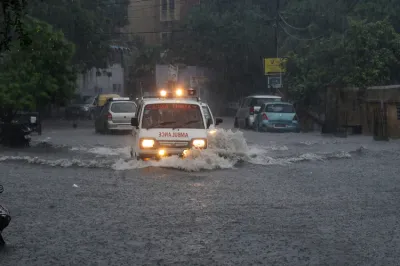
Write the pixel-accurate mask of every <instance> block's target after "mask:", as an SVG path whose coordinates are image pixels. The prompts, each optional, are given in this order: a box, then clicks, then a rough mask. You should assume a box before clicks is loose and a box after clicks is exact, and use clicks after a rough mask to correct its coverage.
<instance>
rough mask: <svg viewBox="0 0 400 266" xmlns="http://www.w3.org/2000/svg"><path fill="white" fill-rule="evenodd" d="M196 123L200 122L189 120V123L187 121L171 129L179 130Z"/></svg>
mask: <svg viewBox="0 0 400 266" xmlns="http://www.w3.org/2000/svg"><path fill="white" fill-rule="evenodd" d="M198 122H200V120H190V121H187V122H185V123H182V124H179V125H178V126H176V127H173V128H172V129H176V128H180V127H183V126H187V125H190V124H194V123H198Z"/></svg>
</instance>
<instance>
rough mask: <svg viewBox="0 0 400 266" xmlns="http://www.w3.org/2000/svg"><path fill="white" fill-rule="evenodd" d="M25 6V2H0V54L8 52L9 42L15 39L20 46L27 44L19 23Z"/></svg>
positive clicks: (3, 0) (7, 0) (22, 0)
mask: <svg viewBox="0 0 400 266" xmlns="http://www.w3.org/2000/svg"><path fill="white" fill-rule="evenodd" d="M25 6H26V0H1V1H0V52H2V51H4V50H8V48H9V44H10V42H11V41H12V40H13V39H15V38H17V39H19V40H20V42H21V44H25V43H27V42H29V38H27V36H26V35H25V34H24V32H23V26H22V23H21V20H22V19H23V17H24V9H25ZM15 33H16V34H17V35H18V36H16V35H15Z"/></svg>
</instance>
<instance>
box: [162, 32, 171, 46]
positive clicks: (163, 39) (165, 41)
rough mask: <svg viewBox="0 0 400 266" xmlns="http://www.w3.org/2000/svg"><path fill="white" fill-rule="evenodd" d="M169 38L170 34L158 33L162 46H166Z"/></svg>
mask: <svg viewBox="0 0 400 266" xmlns="http://www.w3.org/2000/svg"><path fill="white" fill-rule="evenodd" d="M170 37H171V33H170V32H161V33H160V39H161V43H163V44H167V43H168V42H169V40H170Z"/></svg>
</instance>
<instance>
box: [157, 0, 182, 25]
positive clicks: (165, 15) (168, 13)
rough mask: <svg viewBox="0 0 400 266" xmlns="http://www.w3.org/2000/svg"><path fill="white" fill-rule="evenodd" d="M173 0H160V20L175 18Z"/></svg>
mask: <svg viewBox="0 0 400 266" xmlns="http://www.w3.org/2000/svg"><path fill="white" fill-rule="evenodd" d="M176 4H177V3H176V2H175V0H160V21H172V20H177V19H179V18H177V16H178V14H179V13H177V11H179V9H178V10H177V9H176Z"/></svg>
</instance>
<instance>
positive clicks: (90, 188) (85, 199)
mask: <svg viewBox="0 0 400 266" xmlns="http://www.w3.org/2000/svg"><path fill="white" fill-rule="evenodd" d="M231 125H233V121H231V120H230V119H225V121H224V123H223V124H222V128H223V130H222V129H221V130H220V131H219V133H218V134H217V135H216V136H215V139H214V140H213V141H214V147H215V149H214V151H209V152H207V153H204V154H203V155H202V156H201V157H199V158H197V159H196V160H191V161H188V160H179V159H176V158H168V159H165V160H161V161H159V162H138V161H136V160H132V159H130V155H129V149H130V145H131V143H132V137H131V136H129V135H128V136H123V135H122V136H121V135H97V134H95V133H94V129H93V128H90V127H89V126H84V125H82V126H78V128H77V129H73V128H72V127H62V126H60V127H53V128H52V127H47V130H46V131H45V132H44V134H43V135H42V136H40V137H35V138H34V143H33V145H34V146H33V147H32V148H30V149H23V150H7V149H2V150H1V152H0V183H1V184H2V185H3V186H4V187H5V192H4V193H3V194H2V195H1V198H0V200H1V202H2V203H4V205H6V206H7V207H9V209H10V210H11V212H12V215H13V220H12V221H11V224H10V226H9V227H8V228H7V229H6V230H5V231H4V233H3V235H4V238H5V240H6V241H7V242H8V244H9V245H8V246H7V247H6V248H5V249H3V250H1V251H0V260H1V265H13V266H14V265H254V264H259V265H397V263H398V261H399V259H400V255H399V254H400V253H399V252H398V250H399V246H400V234H399V232H398V228H399V226H398V220H399V218H400V208H399V207H400V206H399V202H400V193H399V192H400V185H399V184H400V182H399V181H400V175H399V174H398V162H399V159H400V142H397V141H391V142H388V143H381V142H374V141H373V140H372V137H348V138H335V137H328V136H321V135H320V134H318V133H304V134H303V133H300V134H295V133H293V134H272V133H257V132H252V131H244V132H236V131H235V130H233V131H231V130H230V128H231ZM221 153H223V154H224V157H220V156H219V154H221Z"/></svg>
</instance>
